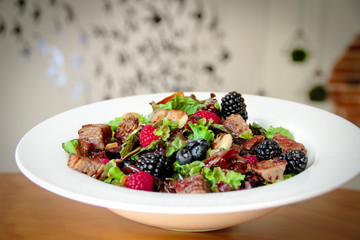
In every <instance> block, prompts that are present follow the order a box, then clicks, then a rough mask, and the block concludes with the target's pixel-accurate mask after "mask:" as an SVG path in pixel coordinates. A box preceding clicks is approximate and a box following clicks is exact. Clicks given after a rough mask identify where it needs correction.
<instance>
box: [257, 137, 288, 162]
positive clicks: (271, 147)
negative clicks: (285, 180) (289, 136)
mask: <svg viewBox="0 0 360 240" xmlns="http://www.w3.org/2000/svg"><path fill="white" fill-rule="evenodd" d="M281 152H282V150H281V147H280V145H279V143H278V142H276V141H275V140H273V139H265V140H263V141H261V142H259V143H258V144H257V145H256V147H255V148H254V150H253V155H255V156H256V157H257V158H258V159H259V161H261V160H268V159H272V158H275V157H278V156H279V155H280V154H281Z"/></svg>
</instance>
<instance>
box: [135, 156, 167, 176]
mask: <svg viewBox="0 0 360 240" xmlns="http://www.w3.org/2000/svg"><path fill="white" fill-rule="evenodd" d="M171 165H172V164H171V163H170V160H169V159H168V158H167V157H166V156H165V155H163V154H161V153H160V152H146V153H144V154H142V155H140V156H139V158H138V159H137V160H136V161H135V167H137V168H139V169H140V170H141V171H144V172H147V173H150V174H151V175H152V176H154V177H158V178H160V179H164V178H165V177H167V176H168V175H171V171H170V170H171Z"/></svg>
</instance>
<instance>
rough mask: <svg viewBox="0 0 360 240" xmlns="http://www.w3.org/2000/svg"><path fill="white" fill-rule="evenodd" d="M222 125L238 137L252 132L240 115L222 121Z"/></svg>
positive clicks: (232, 115) (233, 115)
mask: <svg viewBox="0 0 360 240" xmlns="http://www.w3.org/2000/svg"><path fill="white" fill-rule="evenodd" d="M222 124H223V125H224V127H225V128H226V129H228V130H230V131H231V132H233V133H234V134H235V135H237V136H238V135H240V134H241V133H246V132H247V131H248V130H250V128H249V125H248V124H247V123H246V122H245V120H244V119H243V118H242V116H241V115H240V114H231V115H230V116H228V117H227V118H226V119H225V120H223V121H222ZM250 131H251V130H250Z"/></svg>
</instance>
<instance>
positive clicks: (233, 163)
mask: <svg viewBox="0 0 360 240" xmlns="http://www.w3.org/2000/svg"><path fill="white" fill-rule="evenodd" d="M204 163H205V166H206V167H214V166H218V167H220V168H221V169H227V170H232V171H235V172H238V173H241V174H244V173H245V172H246V166H247V161H246V160H245V159H244V158H243V157H240V156H239V155H238V154H237V152H236V150H235V149H233V148H231V149H229V150H220V151H218V152H216V153H214V154H213V155H212V156H211V157H209V158H207V159H206V160H204Z"/></svg>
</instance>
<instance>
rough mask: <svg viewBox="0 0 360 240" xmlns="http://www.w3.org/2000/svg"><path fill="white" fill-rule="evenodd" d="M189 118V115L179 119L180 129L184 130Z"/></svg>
mask: <svg viewBox="0 0 360 240" xmlns="http://www.w3.org/2000/svg"><path fill="white" fill-rule="evenodd" d="M188 119H189V117H188V115H184V116H182V117H181V118H180V119H179V124H178V128H183V127H184V126H185V124H186V123H187V121H188Z"/></svg>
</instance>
